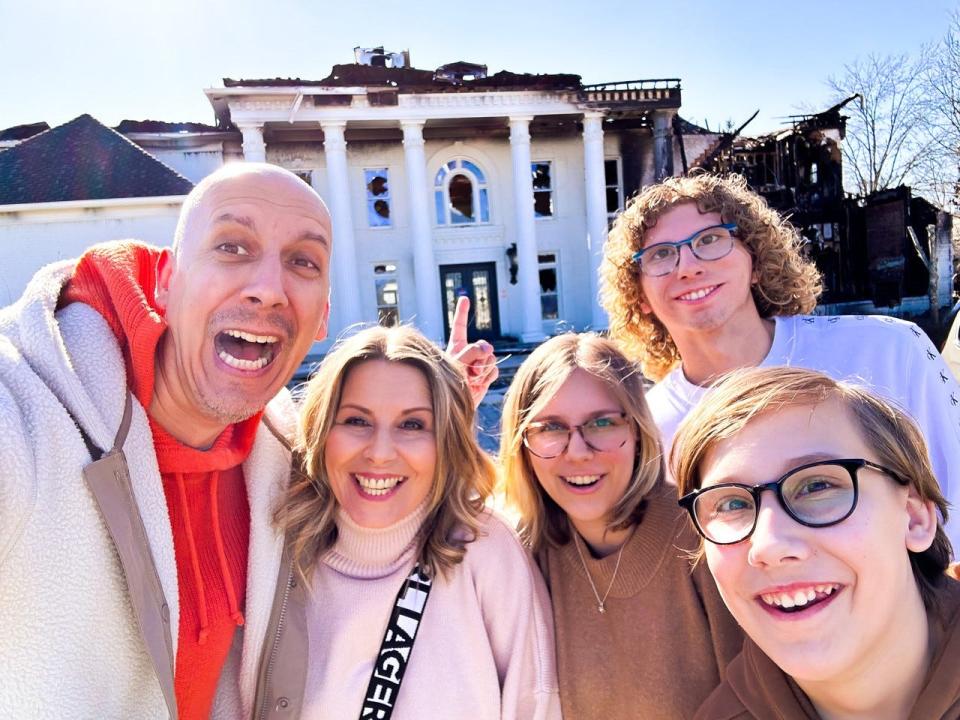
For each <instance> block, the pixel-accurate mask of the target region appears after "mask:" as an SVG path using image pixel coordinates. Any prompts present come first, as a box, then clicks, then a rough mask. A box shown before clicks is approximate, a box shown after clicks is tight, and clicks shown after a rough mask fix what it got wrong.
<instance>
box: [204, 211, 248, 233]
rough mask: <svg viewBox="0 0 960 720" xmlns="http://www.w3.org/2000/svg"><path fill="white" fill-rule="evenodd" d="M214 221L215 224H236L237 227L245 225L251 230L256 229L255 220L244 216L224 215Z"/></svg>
mask: <svg viewBox="0 0 960 720" xmlns="http://www.w3.org/2000/svg"><path fill="white" fill-rule="evenodd" d="M213 221H214V222H215V223H236V224H237V225H243V226H244V227H246V228H250V229H251V230H254V229H255V228H256V226H255V225H254V222H253V220H251V219H250V218H248V217H244V216H243V215H234V214H233V213H222V214H221V215H217V217H215V218H214V219H213Z"/></svg>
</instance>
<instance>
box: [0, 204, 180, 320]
mask: <svg viewBox="0 0 960 720" xmlns="http://www.w3.org/2000/svg"><path fill="white" fill-rule="evenodd" d="M106 202H108V203H109V202H111V201H106ZM113 202H116V201H113ZM181 202H182V198H181V199H179V200H166V201H164V202H160V203H155V202H151V200H150V199H149V198H147V199H145V200H144V201H142V202H141V204H136V205H131V204H130V201H126V203H125V204H122V205H100V206H97V205H94V204H91V205H89V206H87V207H78V205H81V204H79V203H43V204H38V205H37V206H35V208H33V209H23V210H18V211H15V212H11V211H10V210H9V209H5V208H4V206H0V306H4V305H8V304H10V303H12V302H14V301H15V300H16V299H17V298H18V297H20V295H21V293H23V289H24V288H25V287H26V285H27V283H28V282H29V280H30V278H31V277H33V275H34V273H36V271H37V270H39V269H40V268H41V267H43V266H44V265H47V264H49V263H51V262H54V261H56V260H63V259H66V258H75V257H79V256H80V255H81V254H83V252H84V250H86V249H87V248H89V247H90V246H91V245H95V244H97V243H100V242H105V241H107V240H120V239H127V238H134V239H137V240H142V241H144V242H147V243H150V244H152V245H160V246H167V245H170V244H171V243H172V241H173V233H174V230H175V229H176V226H177V215H178V213H179V211H180V204H181ZM57 205H59V206H62V207H61V208H60V209H57V208H54V207H53V206H57ZM12 207H18V208H23V207H24V206H6V208H12Z"/></svg>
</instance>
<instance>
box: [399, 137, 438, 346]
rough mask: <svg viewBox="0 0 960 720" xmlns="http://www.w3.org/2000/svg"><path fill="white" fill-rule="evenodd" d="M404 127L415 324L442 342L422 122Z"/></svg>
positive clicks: (404, 156) (429, 335)
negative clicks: (414, 292) (415, 308)
mask: <svg viewBox="0 0 960 720" xmlns="http://www.w3.org/2000/svg"><path fill="white" fill-rule="evenodd" d="M400 125H401V127H402V128H403V161H404V165H405V168H406V171H407V194H408V198H407V204H408V207H409V208H410V235H411V238H410V239H411V241H412V242H413V277H414V279H415V281H416V282H415V288H416V299H417V319H416V325H417V327H418V328H420V331H421V332H422V333H423V334H424V335H426V336H427V337H428V338H430V339H431V340H438V341H442V340H443V315H442V307H443V298H442V297H441V295H440V271H439V269H438V268H437V261H436V258H435V257H434V254H433V236H432V234H431V231H430V227H431V226H430V206H429V204H428V203H427V199H428V193H429V191H430V189H429V188H428V186H427V157H426V154H425V153H424V150H423V121H422V120H406V121H403V122H401V123H400Z"/></svg>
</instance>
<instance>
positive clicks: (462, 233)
mask: <svg viewBox="0 0 960 720" xmlns="http://www.w3.org/2000/svg"><path fill="white" fill-rule="evenodd" d="M425 154H426V159H427V182H428V187H424V188H419V190H418V191H419V192H422V193H425V194H426V197H427V200H428V206H429V208H430V221H431V227H432V236H433V247H434V253H435V259H436V266H437V267H436V270H435V272H437V273H439V266H441V265H456V264H466V263H489V262H492V263H494V264H495V265H496V281H497V294H498V313H499V321H500V331H501V334H503V335H513V336H519V335H520V334H521V331H522V325H521V323H522V312H521V310H522V307H521V302H522V300H521V297H520V286H519V285H511V284H510V273H509V269H508V262H507V257H506V249H507V248H508V247H509V246H510V244H511V243H514V242H516V241H517V238H516V231H515V227H514V221H513V219H514V217H515V208H514V201H513V194H512V187H513V169H512V160H511V155H510V143H509V141H508V140H507V139H506V138H504V139H479V140H465V141H451V140H428V141H427V142H426V146H425ZM604 154H605V157H606V158H607V159H612V158H615V157H618V156H619V139H618V138H617V137H616V136H607V137H606V138H605V152H604ZM454 158H465V159H469V160H471V161H473V162H475V163H476V164H477V165H478V166H479V167H480V168H481V169H482V170H483V171H484V173H485V174H486V179H487V188H488V192H489V199H490V222H489V223H486V224H476V225H459V226H452V225H442V226H439V225H437V224H436V218H435V211H434V197H433V192H434V188H433V180H434V177H435V175H436V173H437V171H438V169H439V168H440V167H441V166H442V165H443V164H444V163H446V162H448V161H449V160H452V159H454ZM531 159H532V161H533V162H537V161H550V162H551V173H552V178H551V179H552V184H553V207H554V215H553V217H551V218H543V219H538V220H537V221H536V236H537V248H538V250H539V252H551V253H556V255H557V260H558V281H559V288H558V290H559V303H560V308H559V315H560V318H561V319H562V321H563V322H562V324H563V326H564V327H574V328H576V329H578V330H579V329H584V328H586V327H587V326H589V324H590V322H591V308H592V298H591V297H590V277H589V272H590V271H589V267H590V265H589V258H588V255H587V248H586V235H587V229H586V218H585V215H586V208H585V199H584V195H585V192H584V167H583V140H582V138H581V137H580V136H579V135H577V136H574V137H569V138H557V139H546V140H538V139H536V138H534V139H533V142H532V147H531ZM267 161H268V162H272V163H276V164H278V165H281V166H282V167H285V168H287V169H289V170H292V171H295V172H304V171H310V172H311V173H312V184H313V187H314V188H315V189H316V190H317V192H318V193H320V195H321V196H322V197H323V196H326V195H328V187H327V183H328V180H327V173H326V165H325V161H324V153H323V146H322V144H321V143H319V142H318V143H308V142H303V143H283V144H269V143H268V144H267ZM347 163H348V169H349V175H350V202H351V203H352V205H351V211H352V213H351V214H352V216H353V224H354V239H355V247H356V257H357V267H356V284H355V285H354V286H353V287H349V288H342V287H335V288H334V289H333V293H332V302H331V322H330V337H331V339H334V338H336V337H337V336H338V335H339V334H340V333H341V332H343V331H344V330H346V329H347V328H346V327H345V323H344V321H343V319H342V318H341V317H340V316H339V315H338V312H337V308H338V303H337V298H338V296H339V297H342V295H341V293H344V292H356V293H359V301H360V307H361V309H362V313H363V319H364V321H365V322H371V323H373V322H376V319H377V302H376V287H375V275H374V266H375V265H377V264H381V263H387V262H390V263H394V264H396V266H397V279H398V283H399V311H400V317H401V319H402V320H404V321H407V322H415V321H416V317H415V316H416V301H415V293H414V282H415V278H414V272H413V246H412V240H411V218H410V208H409V202H408V197H409V188H408V186H407V179H406V175H405V169H404V150H403V146H402V144H401V143H400V142H363V143H357V142H353V143H351V142H348V144H347ZM381 167H386V168H387V169H388V174H389V189H390V213H391V220H392V225H391V226H390V227H384V228H371V227H369V225H368V222H367V196H366V187H365V181H364V169H367V168H381ZM530 202H531V205H532V202H533V198H531V200H530ZM336 242H337V240H336V237H334V241H333V243H334V244H333V247H334V250H333V252H334V253H336V247H337V245H336ZM436 301H437V302H438V303H441V302H442V298H441V297H437V299H436ZM556 330H557V323H556V322H555V321H548V322H546V323H545V324H544V332H546V333H548V334H551V333H553V332H556ZM328 345H329V341H328V342H327V343H326V344H325V345H324V346H318V348H319V347H326V346H328Z"/></svg>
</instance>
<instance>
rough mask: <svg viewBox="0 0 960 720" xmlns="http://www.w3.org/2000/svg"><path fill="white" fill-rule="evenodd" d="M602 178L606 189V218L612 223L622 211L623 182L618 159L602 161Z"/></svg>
mask: <svg viewBox="0 0 960 720" xmlns="http://www.w3.org/2000/svg"><path fill="white" fill-rule="evenodd" d="M603 176H604V182H605V183H606V187H607V217H608V218H610V220H611V221H612V220H613V218H615V217H616V215H617V213H618V212H620V211H621V210H622V209H623V180H622V173H621V171H620V158H613V159H611V160H604V161H603Z"/></svg>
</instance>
